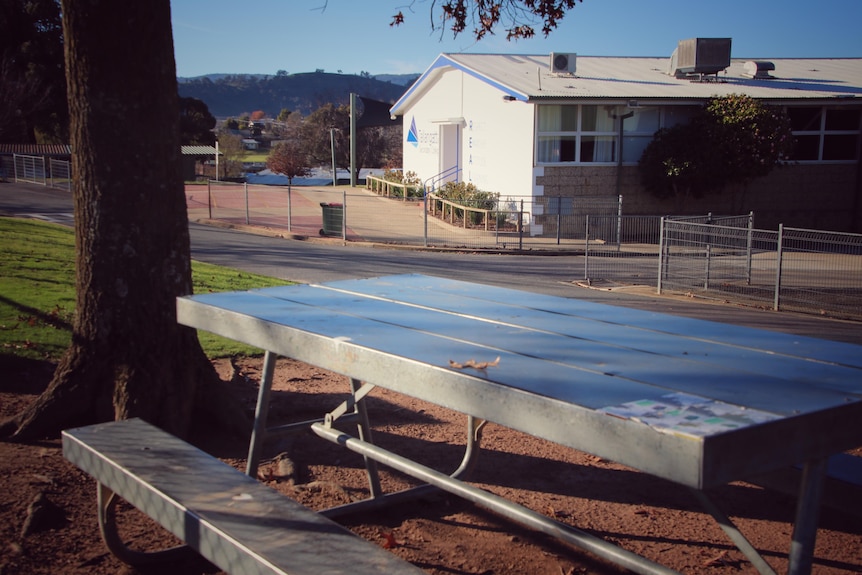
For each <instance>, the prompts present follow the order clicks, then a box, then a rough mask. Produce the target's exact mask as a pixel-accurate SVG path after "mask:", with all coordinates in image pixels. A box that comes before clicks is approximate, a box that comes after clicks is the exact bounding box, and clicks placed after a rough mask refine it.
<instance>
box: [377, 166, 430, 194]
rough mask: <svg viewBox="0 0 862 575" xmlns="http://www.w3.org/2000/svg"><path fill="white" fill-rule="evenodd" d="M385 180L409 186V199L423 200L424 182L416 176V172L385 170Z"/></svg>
mask: <svg viewBox="0 0 862 575" xmlns="http://www.w3.org/2000/svg"><path fill="white" fill-rule="evenodd" d="M383 179H384V180H386V181H389V182H396V183H399V184H404V185H405V186H407V187H406V188H405V191H406V192H407V197H411V198H421V197H422V180H420V179H419V176H418V175H416V172H412V171H410V172H403V171H401V170H389V169H387V170H385V171H384V172H383ZM399 193H400V192H399Z"/></svg>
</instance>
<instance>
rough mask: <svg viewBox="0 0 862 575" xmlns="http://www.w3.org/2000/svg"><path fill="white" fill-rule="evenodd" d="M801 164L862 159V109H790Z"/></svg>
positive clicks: (797, 159)
mask: <svg viewBox="0 0 862 575" xmlns="http://www.w3.org/2000/svg"><path fill="white" fill-rule="evenodd" d="M787 115H788V116H789V117H790V126H791V129H792V130H793V137H794V141H795V150H794V152H793V158H792V159H794V160H796V161H799V162H818V161H823V162H853V161H855V160H856V159H857V158H858V157H859V144H860V120H862V110H859V109H858V108H856V109H848V108H820V107H799V108H788V109H787Z"/></svg>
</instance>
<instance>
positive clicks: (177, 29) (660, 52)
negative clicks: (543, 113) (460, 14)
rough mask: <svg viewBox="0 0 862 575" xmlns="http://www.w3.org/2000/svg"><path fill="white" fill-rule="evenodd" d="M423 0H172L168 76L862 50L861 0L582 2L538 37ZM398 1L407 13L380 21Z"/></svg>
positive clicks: (821, 54) (381, 71)
mask: <svg viewBox="0 0 862 575" xmlns="http://www.w3.org/2000/svg"><path fill="white" fill-rule="evenodd" d="M325 4H326V8H325V10H324V9H322V8H323V6H324V5H325ZM439 4H440V2H439V1H438V5H439ZM430 5H431V2H430V0H328V2H326V1H325V0H246V1H244V2H237V1H235V0H233V1H231V0H173V1H172V2H171V10H172V13H173V32H174V46H175V54H176V63H177V75H179V76H199V75H203V74H210V73H217V72H224V73H235V74H239V73H241V74H275V73H276V72H277V71H278V70H286V71H287V72H289V73H291V74H293V73H299V72H313V71H315V70H317V69H323V70H325V71H326V72H338V71H339V70H340V71H341V72H342V73H345V74H358V73H360V72H363V71H365V72H369V73H371V74H406V73H421V72H423V71H424V70H425V69H426V68H427V67H428V66H429V65H430V64H431V62H432V61H433V60H434V58H435V57H436V56H437V55H438V54H440V53H441V52H446V53H453V52H455V53H457V52H470V53H515V54H518V53H519V54H547V53H550V52H574V53H577V54H580V55H584V56H662V57H666V56H670V54H671V52H672V51H673V49H674V48H675V47H676V43H677V41H679V40H682V39H685V38H694V37H730V38H733V57H735V58H782V57H784V58H792V57H818V58H819V57H862V32H860V23H862V0H583V3H582V4H578V5H577V6H576V7H575V8H574V9H573V10H571V11H570V12H569V13H568V14H567V15H566V17H565V19H564V20H563V22H562V24H561V25H560V27H559V28H558V29H557V30H556V31H554V32H552V33H551V35H550V36H549V37H548V38H547V39H545V38H536V39H533V40H529V41H523V40H521V41H517V42H507V41H506V39H505V31H503V30H502V29H501V30H500V31H499V32H498V33H497V35H496V36H490V37H488V38H486V39H483V40H482V41H480V42H475V41H474V40H473V38H472V36H471V35H470V34H469V33H468V32H465V33H463V34H461V35H459V36H458V38H456V39H453V38H452V34H451V32H446V31H444V32H443V33H442V36H441V33H440V32H439V31H437V32H432V31H431V26H430ZM399 10H401V11H403V12H404V15H405V17H406V19H407V21H406V23H405V24H402V25H401V26H399V27H397V28H393V27H390V26H389V23H390V21H391V17H392V15H393V14H395V13H396V12H398V11H399ZM538 35H539V36H541V32H539V34H538Z"/></svg>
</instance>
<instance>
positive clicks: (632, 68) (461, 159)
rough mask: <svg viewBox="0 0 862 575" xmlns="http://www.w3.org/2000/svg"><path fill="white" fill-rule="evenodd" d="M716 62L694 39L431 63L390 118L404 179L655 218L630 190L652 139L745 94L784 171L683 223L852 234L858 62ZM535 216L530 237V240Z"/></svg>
mask: <svg viewBox="0 0 862 575" xmlns="http://www.w3.org/2000/svg"><path fill="white" fill-rule="evenodd" d="M730 52H731V40H730V39H729V38H699V39H697V38H695V39H690V40H684V41H681V42H679V44H678V47H677V49H676V50H675V51H674V52H673V53H672V54H671V55H668V57H663V58H641V57H632V58H628V57H589V56H577V55H576V54H574V53H553V54H550V55H548V54H544V55H514V54H441V55H440V56H438V57H437V59H436V60H435V61H434V62H433V63H432V64H431V66H430V67H429V68H428V69H427V70H426V71H425V72H424V73H423V74H422V75H421V76H420V78H419V79H418V80H417V81H416V82H415V83H414V84H413V85H412V86H411V87H410V88H409V89H408V91H407V92H405V94H404V95H403V96H402V97H401V98H400V99H399V100H398V101H397V102H396V103H395V104H394V105H393V107H392V108H391V110H390V112H391V114H392V115H393V116H400V117H401V118H402V122H403V130H404V144H403V147H404V160H403V167H404V170H405V171H413V172H415V173H416V174H417V175H418V176H419V177H420V178H421V179H422V180H425V181H428V182H429V183H430V184H433V185H439V183H440V182H443V181H449V180H457V181H467V182H472V183H473V184H475V185H476V186H477V187H478V188H479V189H480V190H483V191H490V192H497V193H499V194H500V196H501V198H504V199H505V198H508V197H512V198H515V197H531V198H534V199H540V198H542V197H549V196H556V197H564V198H574V200H573V201H577V199H578V198H593V197H596V196H609V197H615V196H619V195H622V196H623V197H624V202H623V205H624V211H625V213H627V214H632V215H633V214H651V215H655V214H663V213H668V212H669V211H671V208H672V206H671V205H670V204H669V203H668V202H667V201H662V200H658V199H656V198H654V197H651V196H650V195H648V194H647V193H646V192H645V191H644V190H643V189H641V186H640V184H639V178H638V173H637V162H638V159H639V158H640V155H641V153H642V152H643V150H644V148H645V147H646V145H647V144H648V143H649V142H650V140H651V139H652V137H653V134H654V133H655V132H656V131H657V130H658V129H660V128H662V127H668V126H671V125H674V124H676V123H679V122H684V121H686V120H687V119H688V118H689V117H690V116H691V114H692V112H693V110H695V109H696V108H697V107H699V106H702V105H703V103H704V102H705V101H707V100H708V99H709V98H711V97H715V96H724V95H729V94H746V95H748V96H751V97H753V98H757V99H760V100H763V101H764V102H767V103H769V104H773V105H778V106H783V107H785V109H786V110H787V112H788V114H789V116H790V119H791V122H792V126H793V131H794V136H795V140H796V157H795V158H793V164H792V165H790V166H787V167H783V168H781V169H777V170H775V171H774V172H773V174H771V175H770V176H768V177H767V178H764V179H763V180H764V181H758V182H754V183H753V184H752V186H751V190H750V191H749V192H748V193H747V194H746V198H745V204H746V205H733V203H734V199H733V198H731V197H730V194H721V195H720V196H708V197H706V198H703V199H702V200H700V201H698V202H694V203H693V204H692V205H691V206H689V208H690V209H691V211H693V212H696V213H703V212H706V211H712V212H716V213H722V212H723V213H730V212H736V213H740V212H748V211H751V210H754V211H756V212H757V213H758V215H759V217H758V223H759V224H763V225H770V224H777V223H785V224H788V225H796V226H800V227H819V228H821V229H841V230H843V231H860V230H859V229H856V230H853V229H851V228H853V227H857V228H858V227H859V225H860V223H859V222H860V213H862V212H860V211H862V206H860V203H862V202H860V201H859V198H860V197H862V191H860V190H862V184H860V178H862V175H860V172H862V170H860V141H862V138H860V132H862V58H835V59H806V58H792V59H787V58H782V59H768V58H732V57H731V53H730ZM775 194H778V196H776V195H775ZM737 201H739V200H738V199H737ZM540 204H541V202H537V203H536V205H537V206H538V207H537V208H534V210H533V214H532V218H533V221H531V226H530V230H531V233H533V234H541V233H543V231H542V230H543V225H542V218H541V216H542V213H541V205H540ZM812 210H814V211H812Z"/></svg>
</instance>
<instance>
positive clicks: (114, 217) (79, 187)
mask: <svg viewBox="0 0 862 575" xmlns="http://www.w3.org/2000/svg"><path fill="white" fill-rule="evenodd" d="M62 13H63V29H64V31H65V33H66V35H67V36H66V70H67V74H68V86H69V93H68V96H69V110H70V115H71V120H72V121H71V135H72V138H71V144H72V150H73V154H72V162H73V168H74V170H73V171H74V173H75V179H74V182H73V186H72V196H73V203H74V210H75V250H76V278H75V284H76V285H75V287H76V294H77V295H76V298H77V299H76V310H75V316H74V320H73V325H72V343H71V345H70V347H69V349H68V350H67V351H66V353H65V355H64V356H63V358H62V359H61V360H60V363H59V364H58V365H57V368H56V371H55V372H54V376H53V379H52V380H51V382H50V384H49V385H48V388H47V389H46V390H45V392H44V393H42V395H40V396H39V397H38V398H37V399H36V400H34V402H33V403H32V404H31V405H30V406H29V407H28V408H27V409H25V411H24V412H23V413H20V414H18V415H17V416H15V417H13V418H11V419H9V420H7V421H5V422H3V424H2V425H0V435H3V436H6V435H10V434H11V435H13V436H14V437H17V438H20V439H25V438H38V437H46V436H56V435H57V434H58V433H59V431H60V430H62V429H66V428H69V427H74V426H77V425H84V424H89V423H94V422H100V421H109V420H112V419H125V418H129V417H141V418H143V419H145V420H147V421H150V422H152V423H153V424H155V425H158V426H159V427H161V428H163V429H165V430H167V431H170V432H172V433H174V434H177V435H180V436H187V435H188V433H189V431H190V429H191V427H192V425H193V424H194V423H195V422H196V419H195V416H196V415H200V414H201V413H206V409H207V407H208V406H213V405H215V404H214V403H213V401H212V400H213V399H214V398H215V397H224V396H223V395H222V394H220V393H217V391H218V389H221V388H220V387H217V386H218V385H219V383H220V381H219V379H218V377H217V376H216V373H215V371H214V369H213V366H212V364H211V363H210V362H209V360H208V359H207V357H206V356H205V355H204V353H203V351H202V349H201V347H200V344H199V342H198V339H197V335H196V332H195V331H194V330H192V329H189V328H186V327H182V326H180V325H178V324H177V320H176V311H175V310H176V298H177V296H182V295H187V294H190V293H191V292H192V281H191V256H190V245H189V229H188V215H187V212H186V200H185V193H184V190H183V178H182V169H181V162H180V138H179V134H180V131H179V117H180V115H179V105H178V96H177V79H176V68H175V65H174V58H173V39H172V34H171V16H170V1H169V0H152V1H149V2H115V1H113V0H63V4H62ZM129 62H134V63H135V65H134V66H130V65H129ZM130 134H133V135H134V136H133V137H131V136H130ZM232 405H233V407H231V406H232ZM220 406H221V407H224V408H225V409H233V410H234V412H233V413H232V417H225V418H216V419H220V420H222V422H223V423H224V424H228V425H230V424H234V425H236V424H239V425H243V424H245V425H248V423H247V418H246V417H245V416H244V415H243V414H242V412H241V411H240V410H239V409H238V406H236V405H235V404H230V403H229V402H222V403H221V404H220ZM210 417H211V415H210V414H208V415H207V416H206V419H207V420H209V419H210ZM233 417H238V419H233ZM202 420H203V418H202Z"/></svg>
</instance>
